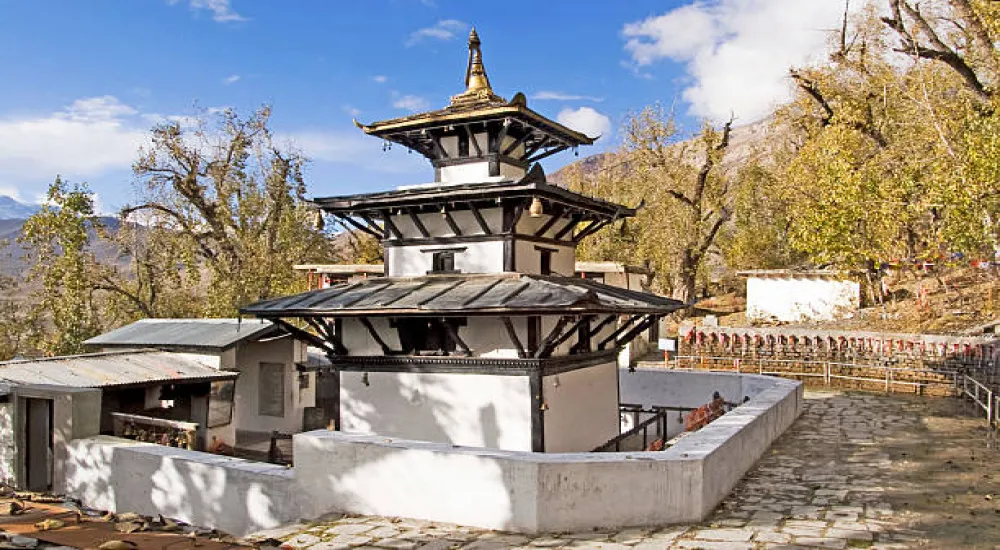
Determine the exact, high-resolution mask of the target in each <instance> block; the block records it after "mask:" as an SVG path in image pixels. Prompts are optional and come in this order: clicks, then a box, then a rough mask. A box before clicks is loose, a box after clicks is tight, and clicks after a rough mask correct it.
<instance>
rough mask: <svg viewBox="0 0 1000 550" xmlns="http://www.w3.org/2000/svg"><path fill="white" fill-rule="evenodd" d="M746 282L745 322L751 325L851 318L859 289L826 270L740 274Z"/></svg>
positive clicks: (846, 277) (844, 276)
mask: <svg viewBox="0 0 1000 550" xmlns="http://www.w3.org/2000/svg"><path fill="white" fill-rule="evenodd" d="M739 274H740V275H742V276H744V277H746V278H747V314H746V315H747V320H748V321H751V322H768V321H779V322H787V323H797V322H804V321H832V320H836V319H846V318H850V317H853V316H854V314H855V313H856V312H857V311H858V308H859V307H860V304H861V285H860V284H859V283H858V282H857V281H856V280H854V279H852V278H850V276H848V275H846V274H844V273H842V272H838V271H827V270H813V271H805V270H802V271H799V270H789V269H768V270H756V271H741V272H740V273H739Z"/></svg>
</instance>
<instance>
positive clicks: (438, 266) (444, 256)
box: [421, 248, 465, 273]
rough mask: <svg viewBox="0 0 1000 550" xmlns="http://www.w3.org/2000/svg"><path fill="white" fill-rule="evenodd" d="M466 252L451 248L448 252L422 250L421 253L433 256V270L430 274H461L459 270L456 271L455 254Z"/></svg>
mask: <svg viewBox="0 0 1000 550" xmlns="http://www.w3.org/2000/svg"><path fill="white" fill-rule="evenodd" d="M464 250H465V249H464V248H449V249H447V250H440V249H439V250H422V251H421V252H425V253H430V254H431V270H430V271H428V273H459V270H457V269H455V254H457V253H459V252H462V251H464Z"/></svg>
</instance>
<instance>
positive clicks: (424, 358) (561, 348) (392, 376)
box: [242, 30, 683, 452]
mask: <svg viewBox="0 0 1000 550" xmlns="http://www.w3.org/2000/svg"><path fill="white" fill-rule="evenodd" d="M355 124H357V125H358V127H359V128H361V130H363V131H364V132H365V133H366V134H369V135H372V136H376V137H379V138H382V139H383V140H385V141H387V142H391V143H394V144H399V145H401V146H403V147H407V148H408V149H410V150H412V151H416V152H417V153H420V154H422V155H424V156H425V157H427V158H428V159H429V160H430V162H431V164H432V165H433V166H434V174H435V178H434V179H435V181H434V182H433V183H430V184H423V185H413V186H407V187H401V188H398V189H396V190H392V191H385V192H377V193H366V194H360V195H349V196H340V197H327V198H317V199H315V200H314V203H315V204H316V205H317V207H318V208H320V209H321V210H322V211H323V212H324V213H325V214H326V215H329V216H333V217H335V218H337V219H339V220H340V221H341V222H342V223H343V224H345V225H346V226H349V227H353V228H354V229H356V230H357V231H362V232H364V233H368V234H370V235H373V236H375V237H377V238H378V239H379V240H380V241H381V242H382V245H383V246H384V249H385V255H384V256H385V271H386V273H385V275H386V277H378V278H370V279H365V280H360V281H356V282H353V283H343V284H337V285H334V286H331V287H330V288H324V289H318V290H313V291H310V292H306V293H303V294H298V295H294V296H288V297H283V298H278V299H272V300H266V301H263V302H258V303H255V304H252V305H250V306H248V307H245V308H244V309H243V310H242V311H243V313H246V314H250V315H254V316H256V317H260V318H264V319H269V320H271V321H273V322H274V323H276V324H278V325H281V326H283V327H285V328H286V329H287V330H288V331H289V332H291V333H293V334H294V335H296V336H297V337H299V338H301V339H303V340H306V341H308V342H310V343H311V344H312V345H313V346H315V347H317V348H319V349H321V350H322V351H323V354H324V355H325V356H326V359H327V360H328V361H322V362H315V363H310V364H308V365H306V366H304V367H303V368H310V369H316V370H318V371H319V376H318V377H317V388H316V409H315V411H314V413H315V414H314V415H313V417H314V421H313V422H312V424H313V426H312V427H329V428H330V429H339V430H343V431H345V432H355V433H367V434H377V435H380V436H386V437H398V438H405V439H413V440H425V441H434V442H446V443H452V444H456V445H466V446H477V447H488V448H497V449H506V450H521V451H535V452H577V451H590V450H592V449H594V448H596V447H598V446H599V445H601V444H602V443H603V442H605V441H607V440H609V439H611V438H613V437H615V436H617V435H618V434H619V432H620V421H619V402H618V373H619V370H618V364H617V355H618V352H619V351H620V350H621V348H622V347H623V346H624V345H625V344H627V343H628V342H629V341H631V340H632V339H633V338H635V337H637V336H638V335H640V334H642V333H643V332H644V331H647V330H651V329H654V330H655V327H656V325H657V322H658V320H659V319H660V318H661V317H662V316H664V315H666V314H669V313H670V312H672V311H675V310H677V309H679V308H681V307H683V304H681V303H680V302H677V301H675V300H670V299H668V298H663V297H660V296H656V295H653V294H648V293H644V292H638V291H634V290H628V289H623V288H617V287H612V286H607V285H604V284H601V283H598V282H595V281H591V280H587V279H578V278H574V277H573V273H574V263H575V252H576V247H577V245H578V244H579V243H580V241H582V240H583V239H585V238H586V237H587V236H589V235H592V234H594V233H595V232H597V231H599V230H601V229H602V228H604V227H606V226H608V225H609V224H613V223H615V222H617V221H620V220H623V219H625V218H628V217H630V216H633V215H634V214H635V210H634V209H632V208H629V207H627V206H623V205H619V204H614V203H611V202H608V201H605V200H601V199H598V198H594V197H588V196H585V195H582V194H580V193H576V192H573V191H570V190H567V189H565V188H563V187H559V186H557V185H554V184H551V183H548V182H547V181H546V178H545V174H544V172H543V171H542V169H541V167H540V165H539V164H537V163H538V161H540V160H541V159H543V158H546V157H548V156H550V155H554V154H556V153H559V152H561V151H565V150H567V149H571V148H576V147H578V146H580V145H589V144H592V143H593V142H594V139H595V138H592V137H588V136H586V135H584V134H582V133H580V132H576V131H574V130H571V129H569V128H567V127H565V126H563V125H562V124H559V123H558V122H555V121H553V120H550V119H548V118H546V117H544V116H542V115H540V114H538V113H536V112H535V111H533V110H531V109H529V108H528V106H527V101H526V99H525V96H524V94H521V93H518V94H515V95H514V96H513V99H511V100H510V101H507V100H506V99H504V98H502V97H500V96H498V95H497V94H496V93H494V91H493V88H492V86H491V84H490V79H489V77H488V76H487V74H486V68H485V66H484V64H483V58H482V52H481V49H480V40H479V37H478V36H477V34H476V31H475V30H473V31H472V33H471V34H470V36H469V52H468V63H467V66H466V71H465V91H464V92H462V93H460V94H458V95H455V96H453V97H452V98H451V101H450V103H449V105H448V106H447V107H445V108H443V109H440V110H436V111H430V112H426V113H420V114H415V115H412V116H406V117H402V118H396V119H391V120H385V121H382V122H376V123H373V124H368V125H365V124H360V123H357V122H355Z"/></svg>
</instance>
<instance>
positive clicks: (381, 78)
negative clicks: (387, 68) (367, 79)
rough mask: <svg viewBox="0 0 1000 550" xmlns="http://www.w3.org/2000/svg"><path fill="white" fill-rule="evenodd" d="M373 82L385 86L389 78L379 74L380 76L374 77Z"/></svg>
mask: <svg viewBox="0 0 1000 550" xmlns="http://www.w3.org/2000/svg"><path fill="white" fill-rule="evenodd" d="M372 80H374V81H375V82H378V83H379V84H385V83H386V82H388V81H389V77H388V76H385V75H382V74H379V75H375V76H373V77H372Z"/></svg>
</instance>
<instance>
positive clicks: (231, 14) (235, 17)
mask: <svg viewBox="0 0 1000 550" xmlns="http://www.w3.org/2000/svg"><path fill="white" fill-rule="evenodd" d="M181 1H182V0H167V3H168V4H170V5H171V6H172V5H174V4H178V3H180V2H181ZM229 1H230V0H188V2H187V4H188V6H189V7H190V8H191V10H192V11H197V10H207V11H209V12H211V13H212V20H213V21H216V22H219V23H229V22H232V21H246V20H247V19H246V17H243V16H242V15H240V14H238V13H236V11H235V10H233V7H232V6H230V5H229Z"/></svg>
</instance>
